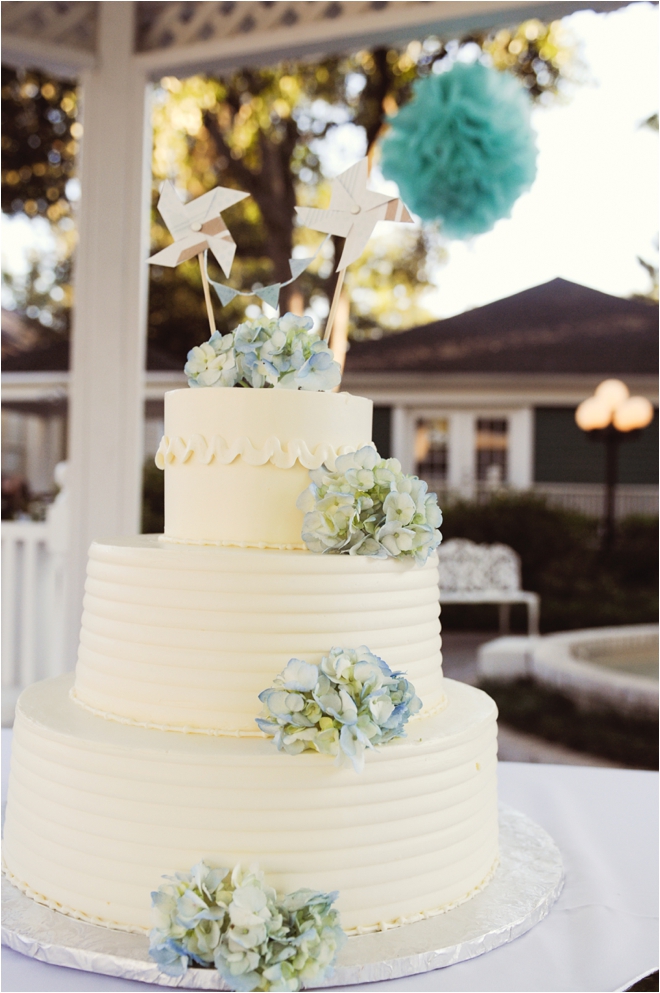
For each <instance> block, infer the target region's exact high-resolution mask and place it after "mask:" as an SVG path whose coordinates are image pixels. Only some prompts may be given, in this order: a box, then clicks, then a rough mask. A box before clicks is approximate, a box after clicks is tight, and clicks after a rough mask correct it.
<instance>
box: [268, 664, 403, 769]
mask: <svg viewBox="0 0 660 993" xmlns="http://www.w3.org/2000/svg"><path fill="white" fill-rule="evenodd" d="M259 699H260V700H261V702H262V704H263V706H264V709H263V713H262V715H261V717H258V718H257V724H258V725H259V727H260V728H261V730H262V731H264V732H265V733H266V734H268V735H272V736H273V738H274V739H275V744H276V745H277V747H278V748H279V749H280V751H284V752H288V753H289V755H298V754H299V753H300V752H303V751H306V750H309V751H316V752H321V753H322V754H324V755H335V756H336V757H337V760H338V762H339V763H341V762H342V761H343V760H344V759H349V760H350V761H351V762H352V763H353V768H354V769H355V771H356V772H362V770H363V769H364V755H365V752H366V750H367V749H368V748H374V747H375V746H376V745H384V744H385V743H386V742H388V741H391V739H392V738H401V737H405V731H404V727H405V725H406V724H407V722H408V720H409V719H410V718H411V717H412V715H413V714H416V713H417V712H418V711H419V710H420V709H421V706H422V703H421V700H420V699H419V697H417V696H416V695H415V687H414V686H413V685H412V683H409V682H408V680H407V679H406V678H405V676H404V675H403V673H402V672H392V670H391V669H390V667H389V666H388V665H387V663H386V662H383V660H382V659H379V658H378V656H377V655H373V654H372V653H371V652H370V651H369V649H368V648H367V647H366V645H362V646H361V647H360V648H331V649H330V653H329V655H326V656H325V657H324V658H323V659H321V663H320V665H318V666H317V665H312V664H311V663H310V662H303V661H302V660H301V659H290V661H289V662H288V664H287V667H286V669H284V670H283V672H281V673H280V674H279V676H276V677H275V680H274V682H273V685H272V687H269V688H268V689H267V690H264V691H263V692H262V693H260V694H259Z"/></svg>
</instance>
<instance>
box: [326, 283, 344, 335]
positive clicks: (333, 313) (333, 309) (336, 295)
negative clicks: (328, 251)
mask: <svg viewBox="0 0 660 993" xmlns="http://www.w3.org/2000/svg"><path fill="white" fill-rule="evenodd" d="M345 275H346V270H345V269H340V270H339V276H338V277H337V285H336V286H335V293H334V296H333V298H332V304H331V306H330V313H329V314H328V320H327V321H326V325H325V334H324V335H323V340H324V341H330V335H331V334H332V325H333V324H334V323H335V317H336V316H337V308H338V307H339V297H340V296H341V288H342V286H343V285H344V276H345Z"/></svg>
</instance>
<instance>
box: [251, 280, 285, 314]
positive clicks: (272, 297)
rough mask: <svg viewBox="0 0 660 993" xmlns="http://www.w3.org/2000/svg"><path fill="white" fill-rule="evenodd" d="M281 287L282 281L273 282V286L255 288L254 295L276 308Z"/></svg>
mask: <svg viewBox="0 0 660 993" xmlns="http://www.w3.org/2000/svg"><path fill="white" fill-rule="evenodd" d="M281 287H282V284H281V283H273V284H272V286H264V287H263V288H262V289H260V290H255V291H254V295H255V296H257V297H259V299H260V300H263V302H264V303H267V304H268V306H269V307H272V308H273V309H275V308H276V307H277V305H278V303H279V299H280V289H281Z"/></svg>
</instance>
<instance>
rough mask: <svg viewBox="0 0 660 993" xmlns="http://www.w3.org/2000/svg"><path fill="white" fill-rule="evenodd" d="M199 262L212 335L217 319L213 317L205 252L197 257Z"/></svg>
mask: <svg viewBox="0 0 660 993" xmlns="http://www.w3.org/2000/svg"><path fill="white" fill-rule="evenodd" d="M197 258H198V260H199V269H200V272H201V274H202V286H203V287H204V300H205V301H206V313H207V314H208V318H209V327H210V328H211V334H213V332H214V331H215V317H214V315H213V304H212V303H211V288H210V287H209V280H208V276H207V275H206V264H205V259H204V252H200V253H199V255H198V256H197Z"/></svg>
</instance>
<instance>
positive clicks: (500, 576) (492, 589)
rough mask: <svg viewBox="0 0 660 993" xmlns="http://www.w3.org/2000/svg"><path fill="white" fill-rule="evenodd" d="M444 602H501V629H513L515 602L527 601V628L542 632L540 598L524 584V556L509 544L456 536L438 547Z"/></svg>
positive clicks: (532, 631)
mask: <svg viewBox="0 0 660 993" xmlns="http://www.w3.org/2000/svg"><path fill="white" fill-rule="evenodd" d="M438 559H439V561H440V603H441V604H447V603H497V604H499V608H500V631H501V632H506V631H508V630H509V616H510V612H511V604H512V603H525V604H527V628H528V631H529V634H530V635H537V634H538V633H539V611H540V598H539V595H538V593H527V592H525V591H524V590H522V589H521V588H520V582H521V581H520V559H519V558H518V556H517V555H516V553H515V552H514V550H513V549H512V548H509V546H508V545H477V544H475V542H473V541H468V540H467V539H465V538H452V539H451V541H446V542H443V544H442V545H440V547H439V548H438Z"/></svg>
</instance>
